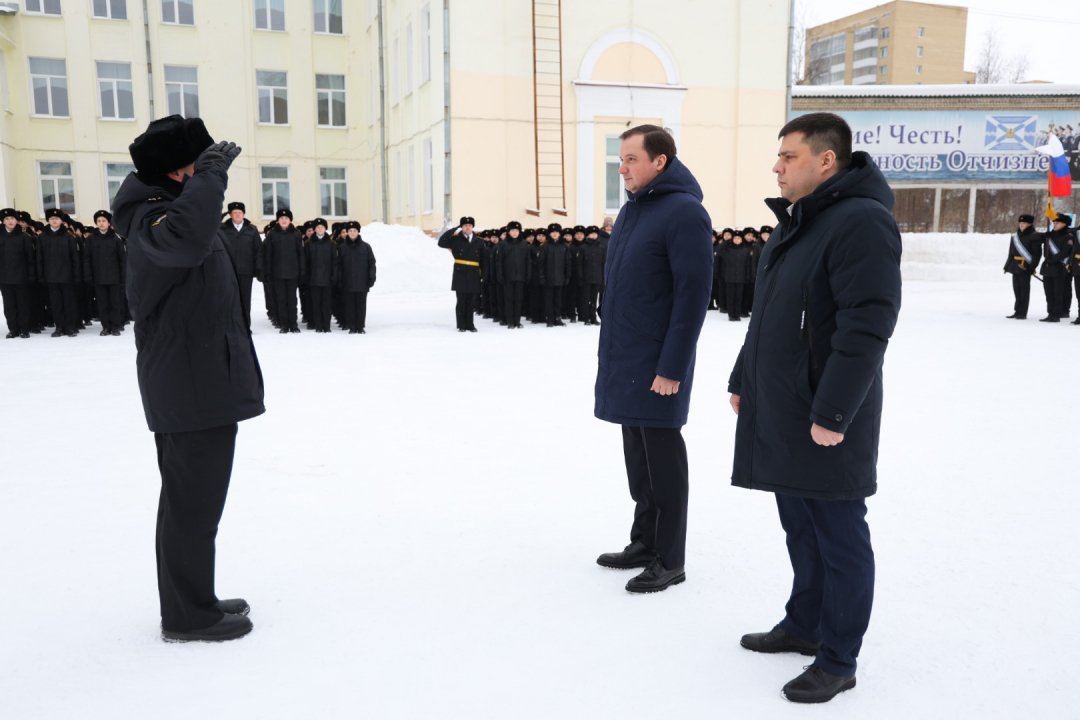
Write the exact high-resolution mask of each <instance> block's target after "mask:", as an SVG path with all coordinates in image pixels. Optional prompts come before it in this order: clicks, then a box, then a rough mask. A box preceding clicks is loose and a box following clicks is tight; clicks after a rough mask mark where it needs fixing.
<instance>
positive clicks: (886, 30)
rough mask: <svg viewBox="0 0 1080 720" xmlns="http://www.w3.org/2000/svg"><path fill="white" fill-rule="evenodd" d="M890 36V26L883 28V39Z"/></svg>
mask: <svg viewBox="0 0 1080 720" xmlns="http://www.w3.org/2000/svg"><path fill="white" fill-rule="evenodd" d="M888 37H889V28H887V27H886V28H881V39H882V40H886V39H888Z"/></svg>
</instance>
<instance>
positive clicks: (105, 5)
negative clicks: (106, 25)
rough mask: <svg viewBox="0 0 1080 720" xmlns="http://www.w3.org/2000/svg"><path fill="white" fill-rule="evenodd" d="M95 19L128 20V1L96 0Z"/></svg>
mask: <svg viewBox="0 0 1080 720" xmlns="http://www.w3.org/2000/svg"><path fill="white" fill-rule="evenodd" d="M94 17H96V18H102V19H104V20H127V19H128V16H127V0H94Z"/></svg>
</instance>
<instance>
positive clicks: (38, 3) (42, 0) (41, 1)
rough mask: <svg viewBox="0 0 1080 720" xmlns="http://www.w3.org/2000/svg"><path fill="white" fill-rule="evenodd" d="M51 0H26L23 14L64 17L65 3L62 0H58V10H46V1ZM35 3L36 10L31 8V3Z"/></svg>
mask: <svg viewBox="0 0 1080 720" xmlns="http://www.w3.org/2000/svg"><path fill="white" fill-rule="evenodd" d="M48 2H51V0H25V2H24V3H23V15H43V16H45V17H62V16H63V14H64V8H63V4H62V3H61V2H60V0H56V12H46V9H45V5H46V3H48ZM31 3H33V4H34V6H35V7H37V9H36V10H31V9H30V4H31Z"/></svg>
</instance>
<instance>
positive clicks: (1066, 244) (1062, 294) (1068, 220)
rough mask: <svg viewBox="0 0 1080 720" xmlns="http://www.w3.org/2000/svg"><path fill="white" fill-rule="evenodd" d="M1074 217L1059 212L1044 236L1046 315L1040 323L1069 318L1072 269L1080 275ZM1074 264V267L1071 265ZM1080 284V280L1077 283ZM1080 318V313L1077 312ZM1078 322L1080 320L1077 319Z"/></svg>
mask: <svg viewBox="0 0 1080 720" xmlns="http://www.w3.org/2000/svg"><path fill="white" fill-rule="evenodd" d="M1071 225H1072V216H1071V215H1064V214H1060V213H1059V214H1058V215H1057V217H1056V218H1055V219H1054V222H1053V227H1052V228H1051V230H1050V232H1048V233H1044V234H1043V236H1042V241H1043V242H1042V256H1043V261H1042V277H1043V291H1044V292H1045V294H1046V317H1044V318H1043V319H1042V320H1040V321H1039V322H1051V323H1056V322H1061V321H1062V320H1064V319H1066V318H1068V317H1069V306H1070V305H1072V288H1071V286H1070V283H1069V275H1070V272H1072V273H1073V276H1074V277H1080V275H1078V274H1077V269H1076V267H1075V262H1074V261H1073V260H1074V258H1073V255H1075V254H1076V253H1077V251H1076V247H1077V240H1076V233H1075V232H1074V231H1073V230H1071V229H1070V226H1071ZM1070 266H1071V267H1070ZM1077 285H1078V287H1080V283H1077ZM1077 321H1080V314H1078V315H1077ZM1073 324H1074V325H1078V324H1080V322H1075V321H1074V322H1073Z"/></svg>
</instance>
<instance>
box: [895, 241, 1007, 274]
mask: <svg viewBox="0 0 1080 720" xmlns="http://www.w3.org/2000/svg"><path fill="white" fill-rule="evenodd" d="M903 243H904V255H903V258H902V260H901V263H900V269H901V272H902V273H903V276H904V280H946V281H972V280H987V281H993V280H995V279H999V278H998V276H1000V275H1001V269H1002V267H1004V265H1005V256H1006V254H1007V251H1008V249H1009V236H1008V235H1005V234H1001V235H994V234H979V233H905V234H904V235H903Z"/></svg>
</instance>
